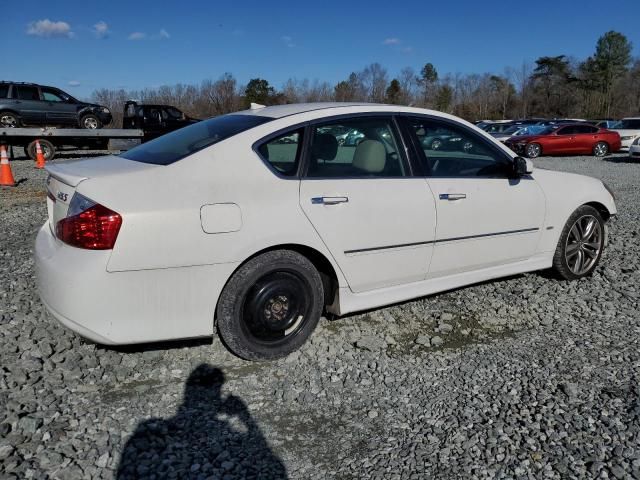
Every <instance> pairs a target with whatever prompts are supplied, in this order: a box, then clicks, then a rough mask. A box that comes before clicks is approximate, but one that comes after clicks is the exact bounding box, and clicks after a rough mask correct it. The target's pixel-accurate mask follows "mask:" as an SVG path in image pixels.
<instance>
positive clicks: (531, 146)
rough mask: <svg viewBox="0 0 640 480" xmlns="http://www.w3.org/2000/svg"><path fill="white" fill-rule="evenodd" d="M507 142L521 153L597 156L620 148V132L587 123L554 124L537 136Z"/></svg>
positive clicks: (531, 154)
mask: <svg viewBox="0 0 640 480" xmlns="http://www.w3.org/2000/svg"><path fill="white" fill-rule="evenodd" d="M505 143H506V145H507V146H508V147H509V148H511V149H512V150H513V151H514V152H516V153H517V154H518V155H526V156H527V157H529V158H536V157H539V156H540V155H568V154H578V155H595V156H596V157H604V156H605V155H607V153H609V152H617V151H618V150H620V135H618V134H617V133H616V132H613V131H611V130H606V129H603V128H598V127H595V126H593V125H590V124H586V123H575V124H568V125H565V124H561V125H559V126H558V125H551V126H549V127H547V129H546V130H543V131H542V132H540V133H538V134H537V135H524V136H520V137H513V138H511V139H509V140H507V141H506V142H505Z"/></svg>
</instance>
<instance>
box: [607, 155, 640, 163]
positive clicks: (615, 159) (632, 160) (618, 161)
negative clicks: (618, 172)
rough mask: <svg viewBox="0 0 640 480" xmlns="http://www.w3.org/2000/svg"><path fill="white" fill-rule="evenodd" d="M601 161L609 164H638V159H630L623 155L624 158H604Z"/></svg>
mask: <svg viewBox="0 0 640 480" xmlns="http://www.w3.org/2000/svg"><path fill="white" fill-rule="evenodd" d="M603 160H604V161H605V162H611V163H640V162H639V160H640V159H636V158H631V157H630V156H629V155H624V156H620V155H619V156H616V157H613V156H611V157H604V158H603Z"/></svg>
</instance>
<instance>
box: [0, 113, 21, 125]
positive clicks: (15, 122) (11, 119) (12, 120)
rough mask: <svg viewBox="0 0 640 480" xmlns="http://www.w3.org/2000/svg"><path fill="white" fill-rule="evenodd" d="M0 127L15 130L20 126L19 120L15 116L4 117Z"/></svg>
mask: <svg viewBox="0 0 640 480" xmlns="http://www.w3.org/2000/svg"><path fill="white" fill-rule="evenodd" d="M0 125H1V126H2V127H4V128H14V127H17V126H18V120H17V119H16V117H14V116H13V115H2V116H0Z"/></svg>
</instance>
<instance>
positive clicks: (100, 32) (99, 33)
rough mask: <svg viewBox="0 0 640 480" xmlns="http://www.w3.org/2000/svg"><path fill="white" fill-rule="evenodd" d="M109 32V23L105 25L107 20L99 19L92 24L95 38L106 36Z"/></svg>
mask: <svg viewBox="0 0 640 480" xmlns="http://www.w3.org/2000/svg"><path fill="white" fill-rule="evenodd" d="M109 33H110V32H109V25H107V22H104V21H102V20H100V21H99V22H98V23H96V24H95V25H94V26H93V34H94V35H95V36H96V38H107V37H108V36H109Z"/></svg>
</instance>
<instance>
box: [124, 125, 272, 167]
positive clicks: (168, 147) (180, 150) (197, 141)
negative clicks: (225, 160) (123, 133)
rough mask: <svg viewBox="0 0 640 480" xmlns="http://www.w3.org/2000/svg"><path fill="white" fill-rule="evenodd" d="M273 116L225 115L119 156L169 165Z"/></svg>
mask: <svg viewBox="0 0 640 480" xmlns="http://www.w3.org/2000/svg"><path fill="white" fill-rule="evenodd" d="M270 120H273V119H272V118H270V117H261V116H259V115H237V114H236V115H233V114H232V115H222V116H220V117H215V118H210V119H209V120H204V121H202V122H198V123H194V124H193V125H189V126H188V127H185V128H181V129H180V130H176V131H174V132H171V133H168V134H166V135H163V136H162V137H159V138H156V139H155V140H152V141H150V142H147V143H143V144H142V145H139V146H137V147H135V148H132V149H131V150H129V151H127V152H125V153H123V154H121V155H120V156H121V157H122V158H126V159H129V160H135V161H136V162H144V163H154V164H156V165H169V164H171V163H174V162H177V161H178V160H180V159H182V158H184V157H186V156H187V155H191V154H192V153H195V152H197V151H199V150H202V149H203V148H207V147H209V146H211V145H213V144H214V143H218V142H220V141H222V140H224V139H226V138H229V137H232V136H234V135H237V134H238V133H241V132H244V131H246V130H249V129H251V128H254V127H257V126H258V125H262V124H263V123H266V122H268V121H270Z"/></svg>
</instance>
